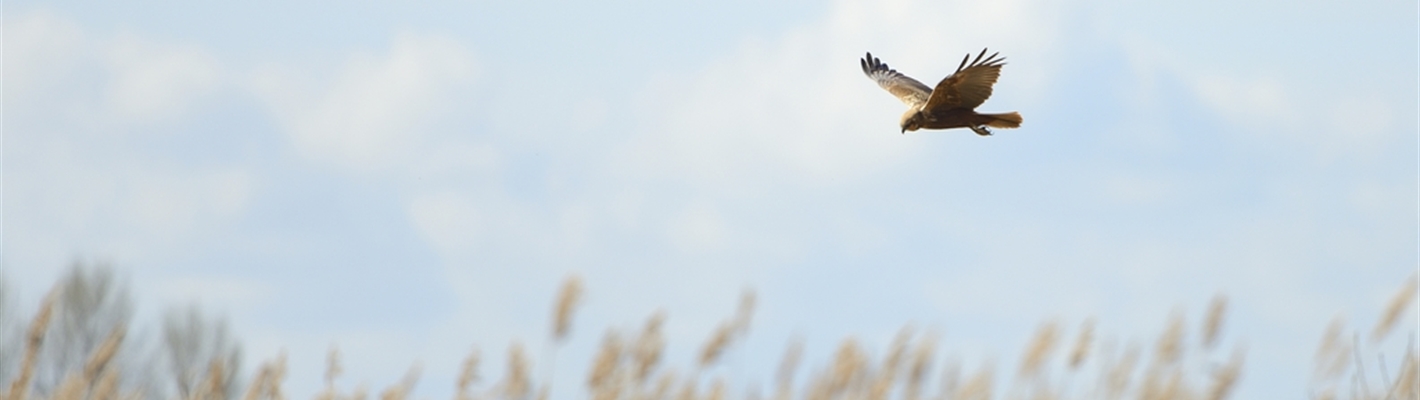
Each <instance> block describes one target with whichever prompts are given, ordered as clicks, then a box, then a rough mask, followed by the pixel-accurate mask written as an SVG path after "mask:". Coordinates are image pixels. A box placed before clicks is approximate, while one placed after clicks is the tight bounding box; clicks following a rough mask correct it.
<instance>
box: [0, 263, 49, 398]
mask: <svg viewBox="0 0 1420 400" xmlns="http://www.w3.org/2000/svg"><path fill="white" fill-rule="evenodd" d="M57 292H58V289H57V288H56V289H54V290H50V292H49V294H47V295H45V296H44V300H43V301H41V302H40V306H39V312H37V313H35V317H34V320H32V321H30V329H29V331H27V332H26V335H25V358H24V360H23V361H21V362H20V375H19V376H18V377H16V378H15V380H14V381H12V382H10V389H9V390H7V391H6V394H5V400H25V399H26V398H27V397H29V390H30V380H31V379H34V372H35V363H36V362H38V361H39V348H40V345H42V344H43V343H44V332H45V330H47V329H49V320H50V319H51V318H52V316H53V315H54V302H55V299H56V297H57V296H58V294H57Z"/></svg>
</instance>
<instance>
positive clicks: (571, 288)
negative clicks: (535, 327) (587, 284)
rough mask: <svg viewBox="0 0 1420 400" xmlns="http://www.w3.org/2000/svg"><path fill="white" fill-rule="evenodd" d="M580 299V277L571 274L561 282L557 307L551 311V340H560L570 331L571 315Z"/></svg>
mask: <svg viewBox="0 0 1420 400" xmlns="http://www.w3.org/2000/svg"><path fill="white" fill-rule="evenodd" d="M581 301H582V277H581V276H578V275H571V276H568V277H567V280H566V281H563V282H562V290H561V291H559V292H558V294H557V308H556V309H555V310H553V313H552V340H553V341H557V342H561V341H563V340H565V339H566V338H567V334H568V333H570V332H571V331H572V316H573V314H574V313H576V311H577V310H576V308H577V305H578V304H579V303H581Z"/></svg>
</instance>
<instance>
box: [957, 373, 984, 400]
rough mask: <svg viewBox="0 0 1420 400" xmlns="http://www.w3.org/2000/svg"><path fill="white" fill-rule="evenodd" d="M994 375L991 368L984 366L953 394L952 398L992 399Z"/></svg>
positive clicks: (958, 399)
mask: <svg viewBox="0 0 1420 400" xmlns="http://www.w3.org/2000/svg"><path fill="white" fill-rule="evenodd" d="M992 381H993V377H992V374H991V369H990V368H982V369H981V370H980V371H977V372H976V374H974V375H972V377H971V379H968V380H967V381H966V383H964V384H962V385H961V388H960V389H958V390H957V391H956V393H955V394H954V395H953V396H952V400H990V399H991V396H992V391H991V386H992Z"/></svg>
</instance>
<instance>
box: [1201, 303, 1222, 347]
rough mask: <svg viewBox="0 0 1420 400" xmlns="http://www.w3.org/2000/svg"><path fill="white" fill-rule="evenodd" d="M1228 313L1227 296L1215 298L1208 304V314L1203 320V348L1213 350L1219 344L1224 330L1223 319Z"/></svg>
mask: <svg viewBox="0 0 1420 400" xmlns="http://www.w3.org/2000/svg"><path fill="white" fill-rule="evenodd" d="M1227 312H1228V298H1227V296H1223V295H1222V294H1218V295H1216V296H1213V300H1212V301H1211V302H1209V303H1208V313H1207V314H1206V316H1205V317H1204V318H1203V332H1202V333H1203V348H1205V349H1212V348H1213V346H1214V345H1215V344H1217V343H1218V334H1219V333H1220V332H1221V331H1222V330H1223V319H1224V318H1225V316H1226V314H1227Z"/></svg>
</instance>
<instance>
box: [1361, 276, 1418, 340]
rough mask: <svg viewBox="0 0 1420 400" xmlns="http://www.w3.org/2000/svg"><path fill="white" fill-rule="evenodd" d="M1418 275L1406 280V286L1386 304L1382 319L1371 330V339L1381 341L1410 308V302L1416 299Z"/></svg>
mask: <svg viewBox="0 0 1420 400" xmlns="http://www.w3.org/2000/svg"><path fill="white" fill-rule="evenodd" d="M1415 290H1416V277H1415V276H1413V275H1412V276H1411V277H1410V279H1406V280H1405V286H1403V287H1401V288H1400V291H1398V292H1396V293H1395V296H1393V297H1391V299H1390V304H1389V305H1387V306H1386V309H1385V314H1381V319H1380V321H1378V322H1376V327H1375V329H1373V330H1372V331H1371V341H1372V342H1380V341H1382V340H1385V337H1386V336H1388V335H1390V331H1391V330H1392V329H1394V328H1395V324H1396V322H1399V321H1400V317H1401V315H1404V314H1405V309H1407V308H1410V303H1412V302H1414V301H1415Z"/></svg>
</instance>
